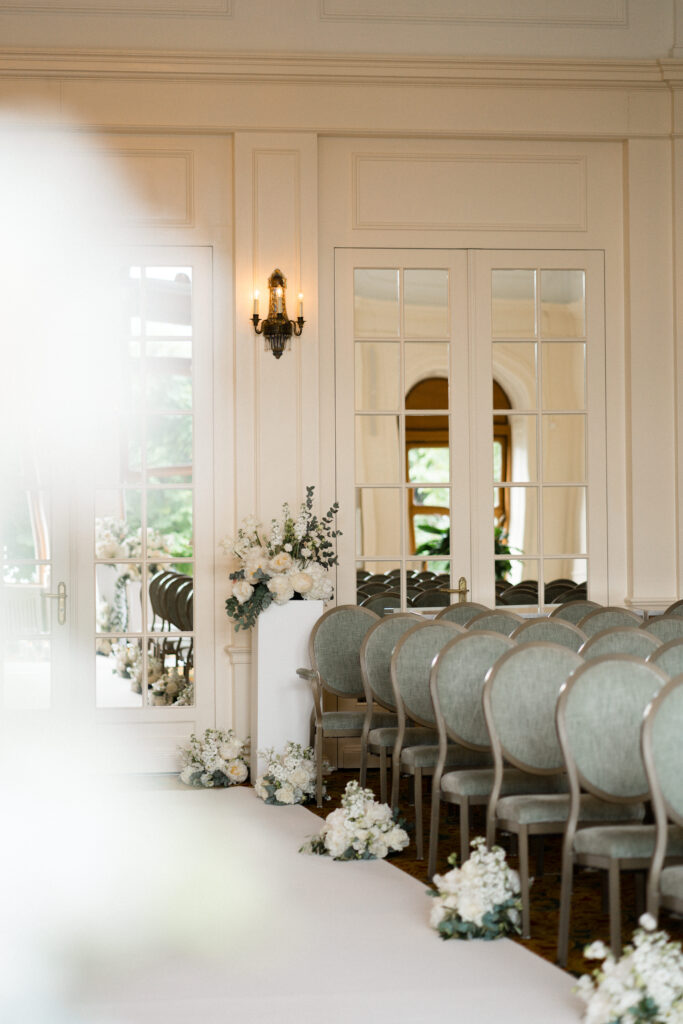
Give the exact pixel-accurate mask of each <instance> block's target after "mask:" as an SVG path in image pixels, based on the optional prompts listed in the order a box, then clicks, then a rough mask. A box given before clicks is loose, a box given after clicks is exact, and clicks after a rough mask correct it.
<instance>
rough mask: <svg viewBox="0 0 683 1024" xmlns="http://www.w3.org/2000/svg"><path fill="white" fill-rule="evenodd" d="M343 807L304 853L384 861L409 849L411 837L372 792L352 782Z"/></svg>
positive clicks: (332, 813)
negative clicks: (391, 855)
mask: <svg viewBox="0 0 683 1024" xmlns="http://www.w3.org/2000/svg"><path fill="white" fill-rule="evenodd" d="M341 803H342V805H341V807H339V808H337V810H336V811H332V812H331V813H330V814H328V815H327V817H326V818H325V821H324V823H323V826H322V828H321V830H320V832H319V834H318V835H317V836H313V837H312V838H311V839H309V840H307V841H306V842H305V843H304V845H303V846H302V847H301V850H300V852H301V853H317V854H321V855H323V856H327V857H332V859H333V860H381V859H383V858H384V857H386V856H388V855H389V854H390V853H397V852H398V851H399V850H403V849H405V847H406V846H407V845H408V843H409V839H408V833H407V832H406V831H405V829H403V828H401V826H400V824H399V823H398V822H397V821H396V819H395V818H394V815H393V813H392V810H391V808H390V807H389V805H388V804H380V803H378V801H377V800H375V794H374V793H373V792H372V790H371V789H361V787H360V786H359V784H358V783H357V782H355V781H353V782H349V783H347V786H346V790H345V791H344V795H343V796H342V801H341Z"/></svg>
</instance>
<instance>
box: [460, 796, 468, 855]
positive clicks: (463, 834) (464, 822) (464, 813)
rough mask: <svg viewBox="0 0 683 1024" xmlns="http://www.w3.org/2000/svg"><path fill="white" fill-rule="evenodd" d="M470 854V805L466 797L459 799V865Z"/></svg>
mask: <svg viewBox="0 0 683 1024" xmlns="http://www.w3.org/2000/svg"><path fill="white" fill-rule="evenodd" d="M469 856H470V805H469V803H468V801H467V797H464V798H463V799H462V800H461V801H460V866H461V867H462V865H463V864H464V863H465V861H466V860H468V859H469Z"/></svg>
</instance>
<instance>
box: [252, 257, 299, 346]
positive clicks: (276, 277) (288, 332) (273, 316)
mask: <svg viewBox="0 0 683 1024" xmlns="http://www.w3.org/2000/svg"><path fill="white" fill-rule="evenodd" d="M268 291H269V293H270V298H269V300H268V316H267V317H266V319H265V320H261V319H260V318H259V308H258V307H259V295H258V292H254V313H253V316H252V318H251V320H252V323H253V325H254V330H255V331H256V333H257V334H262V335H263V337H264V340H265V343H266V349H270V351H271V352H272V353H273V355H274V356H275V358H276V359H279V358H280V356H281V355H282V353H283V352H284V350H285V346H286V345H287V342H288V341H290V339H291V337H292V335H295V337H297V338H298V337H299V336H300V335H301V332H302V330H303V327H304V323H305V320H304V297H303V295H301V294H299V315H298V316H297V318H296V320H290V319H289V317H288V316H287V305H286V303H285V292H286V291H287V278H286V277H285V275H284V274H283V273H282V271H281V270H274V271H273V273H272V274H271V275H270V277H269V278H268Z"/></svg>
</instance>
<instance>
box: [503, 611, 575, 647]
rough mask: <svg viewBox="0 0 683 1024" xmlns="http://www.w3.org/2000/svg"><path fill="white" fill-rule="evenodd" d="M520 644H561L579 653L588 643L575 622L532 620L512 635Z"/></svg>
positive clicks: (524, 623)
mask: <svg viewBox="0 0 683 1024" xmlns="http://www.w3.org/2000/svg"><path fill="white" fill-rule="evenodd" d="M510 638H511V639H512V640H516V641H517V643H518V644H538V643H541V644H560V646H561V647H568V648H569V650H570V651H578V649H579V647H581V645H582V644H584V643H585V642H586V634H585V633H584V632H583V630H582V629H579V627H578V626H575V625H574V623H573V622H567V621H566V620H565V619H550V618H547V619H531V620H530V621H529V622H523V623H522V624H521V626H517V628H516V629H515V630H514V631H513V632H512V633H510Z"/></svg>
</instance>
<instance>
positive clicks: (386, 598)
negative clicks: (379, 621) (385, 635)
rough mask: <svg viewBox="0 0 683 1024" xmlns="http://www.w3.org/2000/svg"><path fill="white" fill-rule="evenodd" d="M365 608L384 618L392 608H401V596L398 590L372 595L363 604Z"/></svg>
mask: <svg viewBox="0 0 683 1024" xmlns="http://www.w3.org/2000/svg"><path fill="white" fill-rule="evenodd" d="M360 603H361V606H362V607H363V608H369V609H370V611H372V612H376V613H377V615H381V616H384V615H386V614H387V612H388V611H389V609H390V608H400V607H401V595H400V593H399V592H398V591H397V590H385V591H383V592H382V593H381V594H372V595H371V596H370V597H366V598H364V599H363V600H362V601H361V602H360Z"/></svg>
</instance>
